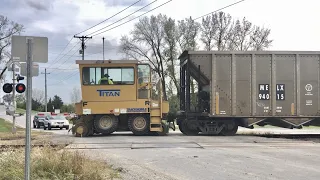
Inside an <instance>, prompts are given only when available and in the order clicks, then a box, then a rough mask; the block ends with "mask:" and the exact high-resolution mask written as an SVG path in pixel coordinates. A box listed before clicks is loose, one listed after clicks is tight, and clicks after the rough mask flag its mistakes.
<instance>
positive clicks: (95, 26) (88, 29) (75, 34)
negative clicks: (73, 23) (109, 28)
mask: <svg viewBox="0 0 320 180" xmlns="http://www.w3.org/2000/svg"><path fill="white" fill-rule="evenodd" d="M140 1H142V0H138V1H136V2H134V3H133V4H131V5H130V6H128V7H126V8H124V9H123V10H121V11H119V12H117V13H116V14H114V15H112V16H110V17H108V18H107V19H105V20H103V21H101V22H100V23H98V24H96V25H94V26H92V27H90V28H87V29H85V30H83V31H81V32H79V33H77V34H75V35H78V34H81V33H83V32H85V31H88V30H89V29H92V28H94V27H96V26H98V25H100V24H102V23H104V22H106V21H108V20H109V19H111V18H113V17H115V16H116V15H118V14H120V13H122V12H123V11H125V10H127V9H129V8H130V7H132V6H134V5H136V4H137V3H138V2H140Z"/></svg>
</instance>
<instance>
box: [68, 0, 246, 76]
mask: <svg viewBox="0 0 320 180" xmlns="http://www.w3.org/2000/svg"><path fill="white" fill-rule="evenodd" d="M171 1H172V0H169V1H167V2H165V3H163V4H161V5H159V6H157V7H155V8H153V9H151V10H149V11H147V12H145V13H143V14H141V15H139V16H137V17H135V18H133V19H131V20H128V21H126V22H124V23H121V24H119V25H117V26H115V27H112V28H110V29H107V30H105V31H102V32H100V33H97V34H94V35H92V36H97V35H99V34H102V33H104V32H107V31H110V30H112V29H114V28H116V27H119V26H121V25H124V24H126V23H128V22H131V21H133V20H134V19H137V18H139V17H141V16H143V15H145V14H147V13H149V12H151V11H153V10H155V9H157V8H159V7H161V6H163V5H165V4H167V3H169V2H171ZM244 1H245V0H240V1H237V2H235V3H232V4H229V5H227V6H224V7H222V8H219V9H217V10H215V11H212V12H210V13H207V14H205V15H202V16H199V17H197V18H195V19H193V20H197V19H200V18H202V17H205V16H208V15H210V14H212V13H215V12H217V11H221V10H223V9H226V8H228V7H231V6H234V5H236V4H239V3H241V2H244ZM153 2H155V1H153ZM153 2H152V3H153ZM117 22H119V21H117ZM113 24H114V23H113ZM98 31H99V30H98ZM91 34H92V33H91ZM89 35H90V34H89ZM76 73H78V72H76ZM76 73H74V74H73V75H71V76H69V77H68V78H67V79H69V78H70V77H72V76H74V75H75V74H76ZM64 80H66V79H64ZM62 81H63V80H62Z"/></svg>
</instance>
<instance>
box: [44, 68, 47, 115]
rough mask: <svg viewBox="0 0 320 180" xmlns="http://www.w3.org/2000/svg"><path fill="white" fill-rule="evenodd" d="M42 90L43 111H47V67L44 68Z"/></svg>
mask: <svg viewBox="0 0 320 180" xmlns="http://www.w3.org/2000/svg"><path fill="white" fill-rule="evenodd" d="M44 92H45V95H44V96H45V104H46V105H45V111H46V112H48V97H47V68H45V69H44Z"/></svg>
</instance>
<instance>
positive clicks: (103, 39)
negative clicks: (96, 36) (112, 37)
mask: <svg viewBox="0 0 320 180" xmlns="http://www.w3.org/2000/svg"><path fill="white" fill-rule="evenodd" d="M102 48H103V49H102V53H103V60H104V37H103V38H102Z"/></svg>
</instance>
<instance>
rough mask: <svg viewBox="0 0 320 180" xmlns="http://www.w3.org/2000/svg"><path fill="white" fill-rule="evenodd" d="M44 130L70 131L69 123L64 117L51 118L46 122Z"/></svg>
mask: <svg viewBox="0 0 320 180" xmlns="http://www.w3.org/2000/svg"><path fill="white" fill-rule="evenodd" d="M43 123H44V126H43V129H44V130H46V129H47V128H48V130H51V129H52V128H60V129H63V128H66V129H67V130H68V129H69V121H68V120H67V119H66V118H65V117H64V116H59V115H57V116H49V117H48V118H46V119H45V120H44V121H43Z"/></svg>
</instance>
